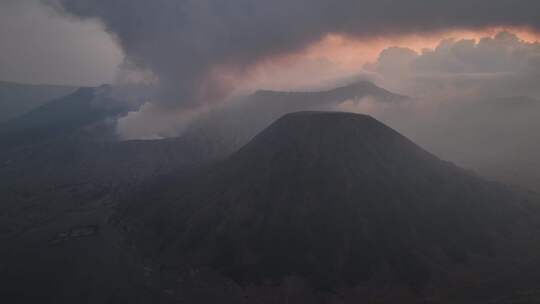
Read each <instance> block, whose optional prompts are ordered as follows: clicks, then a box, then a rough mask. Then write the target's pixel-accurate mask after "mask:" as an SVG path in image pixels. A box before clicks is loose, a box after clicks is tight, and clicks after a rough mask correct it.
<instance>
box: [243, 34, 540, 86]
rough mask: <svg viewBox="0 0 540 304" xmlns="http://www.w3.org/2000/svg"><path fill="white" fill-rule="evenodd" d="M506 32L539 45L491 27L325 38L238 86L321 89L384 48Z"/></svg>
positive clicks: (261, 67) (271, 62)
mask: <svg viewBox="0 0 540 304" xmlns="http://www.w3.org/2000/svg"><path fill="white" fill-rule="evenodd" d="M502 31H508V32H512V33H514V34H516V35H517V36H519V38H520V39H521V40H523V41H525V42H529V43H533V42H538V41H540V34H539V33H537V32H534V31H533V30H530V29H527V28H511V27H491V28H486V29H483V30H451V31H444V32H435V33H429V34H408V35H401V36H397V35H394V36H383V37H377V38H368V39H355V38H354V37H348V36H345V35H339V34H329V35H327V36H325V37H324V38H323V39H322V40H321V41H319V42H318V43H315V44H313V45H311V46H309V47H307V48H306V49H304V50H302V51H300V52H297V53H294V54H288V55H286V56H281V57H277V58H271V59H268V60H265V61H262V62H261V63H259V64H258V65H257V66H256V67H255V68H253V71H252V73H248V77H247V78H246V79H244V81H243V82H244V84H243V85H242V86H241V87H242V88H243V89H244V90H246V91H249V90H253V89H257V88H268V89H280V90H293V89H298V88H300V89H302V88H306V89H309V88H316V87H321V86H324V85H325V83H328V82H331V81H332V80H336V79H340V78H346V77H351V76H353V75H356V74H358V73H359V72H360V71H361V70H362V67H363V66H364V65H365V64H367V63H371V62H374V61H376V60H377V58H378V56H379V54H380V53H381V51H383V50H384V49H386V48H388V47H393V46H397V47H405V48H409V49H412V50H414V51H416V52H418V53H420V52H422V50H423V49H434V48H435V47H437V45H438V44H439V43H440V42H441V41H442V40H445V39H455V40H460V39H474V40H477V41H478V40H479V39H481V38H484V37H494V36H495V35H496V34H497V33H500V32H502Z"/></svg>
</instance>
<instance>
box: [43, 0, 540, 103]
mask: <svg viewBox="0 0 540 304" xmlns="http://www.w3.org/2000/svg"><path fill="white" fill-rule="evenodd" d="M51 1H54V2H55V3H56V4H57V5H59V6H60V7H63V8H64V9H65V10H66V11H68V12H70V13H71V14H73V15H76V16H79V17H82V18H97V19H99V20H101V21H102V22H103V23H104V25H105V26H106V28H107V30H108V31H109V32H111V33H113V34H114V35H115V36H116V37H117V39H118V41H119V42H120V44H121V45H122V47H123V49H124V51H125V52H126V54H127V56H128V59H129V60H131V61H132V62H135V63H136V64H138V65H139V66H141V67H144V68H147V69H150V70H152V71H153V72H154V73H155V74H157V76H158V77H159V79H160V82H161V85H162V88H163V89H164V90H163V92H164V95H163V96H162V97H161V98H162V99H163V100H169V101H173V102H175V103H179V104H183V105H189V104H193V103H195V104H197V103H200V102H206V101H211V100H217V99H220V98H221V97H222V96H223V95H224V94H226V93H227V92H228V89H229V85H230V83H229V81H230V79H229V78H228V76H230V75H234V76H235V77H238V76H239V75H242V72H243V71H244V70H245V69H246V68H249V67H250V66H251V65H252V64H253V63H256V62H258V61H259V60H261V59H266V58H269V57H271V56H274V55H282V54H286V53H290V52H294V51H298V50H301V49H302V48H303V47H306V46H307V45H309V44H310V43H313V42H316V41H318V40H319V39H320V38H321V37H323V36H324V35H325V34H328V33H341V34H346V35H352V36H356V37H366V36H377V35H385V34H400V33H409V32H427V31H437V30H444V29H449V28H481V27H487V26H492V25H508V26H529V27H532V28H535V29H539V28H540V2H539V1H537V0H517V1H516V0H467V1H465V0H456V1H448V0H411V1H395V0H373V1H371V0H370V1H358V0H357V1H354V0H341V1H335V0H273V1H253V0H235V1H223V0H152V1H148V0H48V2H51Z"/></svg>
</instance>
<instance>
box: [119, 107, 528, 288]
mask: <svg viewBox="0 0 540 304" xmlns="http://www.w3.org/2000/svg"><path fill="white" fill-rule="evenodd" d="M537 218H538V199H537V198H536V197H534V198H533V197H530V196H529V195H528V194H522V193H517V192H515V191H514V190H513V189H510V188H507V187H505V186H502V185H500V184H497V183H491V182H487V181H484V180H483V179H481V178H479V177H477V176H476V175H474V174H473V173H471V172H468V171H465V170H462V169H460V168H458V167H456V166H454V165H452V164H451V163H448V162H444V161H441V160H439V159H438V158H437V157H435V156H434V155H432V154H430V153H428V152H426V151H425V150H423V149H422V148H420V147H418V146H416V145H415V144H414V143H413V142H411V141H409V140H408V139H407V138H405V137H403V136H402V135H400V134H399V133H397V132H396V131H394V130H392V129H390V128H389V127H387V126H385V125H384V124H382V123H380V122H378V121H377V120H375V119H373V118H371V117H369V116H365V115H359V114H350V113H337V112H299V113H292V114H288V115H285V116H284V117H282V118H280V119H279V120H277V121H276V122H275V123H273V124H272V125H271V126H270V127H268V128H267V129H266V130H264V131H263V132H262V133H260V134H259V135H257V136H256V137H255V138H254V139H253V140H252V141H251V142H250V143H248V144H247V145H246V146H245V147H243V148H242V149H240V150H239V151H238V152H236V153H234V154H233V155H232V156H230V157H229V158H227V159H226V160H224V161H222V162H220V163H218V164H216V165H213V166H211V167H210V168H207V169H204V170H201V171H200V172H199V173H198V174H196V175H194V176H190V177H189V178H176V179H175V178H171V179H170V180H169V181H168V182H165V181H163V182H161V183H159V184H157V185H153V186H149V187H147V188H146V189H145V190H144V191H142V192H141V193H138V194H137V195H135V196H133V197H130V198H129V199H127V200H125V201H124V202H123V203H121V204H120V207H119V208H118V209H117V212H116V215H115V216H114V220H115V222H117V223H118V225H119V226H120V227H122V229H123V230H124V231H125V232H126V233H127V235H128V238H129V239H131V240H132V241H133V242H134V243H135V244H136V246H137V247H138V248H139V249H142V252H144V253H145V255H147V256H148V257H149V258H151V259H153V260H154V261H155V263H157V264H161V265H167V267H180V268H181V267H187V266H188V267H205V268H209V269H212V270H213V271H215V272H218V273H220V274H221V275H223V276H225V277H228V278H230V279H232V280H234V281H236V282H238V283H240V284H248V285H249V284H259V283H261V282H265V281H266V280H277V281H280V280H283V279H284V278H287V277H289V276H298V277H300V278H302V279H304V280H306V281H307V282H308V283H309V285H310V286H312V287H313V288H315V289H318V290H336V288H339V287H343V286H349V287H351V286H356V285H357V284H361V283H362V282H364V283H365V282H373V281H377V280H382V281H384V282H392V283H391V285H392V286H407V288H410V289H411V290H415V291H416V292H422V290H424V289H425V288H426V286H428V285H429V284H432V285H433V284H441V282H447V280H448V278H449V276H450V275H451V273H452V272H453V271H454V270H455V269H459V267H461V266H463V267H466V268H467V271H469V272H470V277H474V274H475V273H480V272H481V271H482V270H483V267H485V265H486V263H487V262H486V261H489V263H490V264H489V263H488V264H489V265H491V266H490V267H495V266H493V265H497V267H502V268H504V267H507V266H509V267H511V268H512V267H515V266H516V265H513V264H511V263H510V264H509V262H508V259H511V258H514V257H516V256H520V255H519V254H521V253H523V251H520V248H522V247H520V246H521V245H522V243H520V244H516V242H515V241H514V240H515V239H516V240H517V239H519V240H529V239H530V238H531V233H532V231H537V225H536V224H534V222H535V221H536V220H535V219H537ZM523 242H525V241H523ZM509 244H510V247H509V246H508V245H509ZM508 248H511V250H509V249H508ZM509 251H510V252H509ZM524 256H525V255H522V256H521V257H524ZM523 259H525V258H523ZM505 261H506V262H505ZM460 265H461V266H460ZM458 266H459V267H458ZM476 271H478V272H476ZM442 284H443V285H444V283H442Z"/></svg>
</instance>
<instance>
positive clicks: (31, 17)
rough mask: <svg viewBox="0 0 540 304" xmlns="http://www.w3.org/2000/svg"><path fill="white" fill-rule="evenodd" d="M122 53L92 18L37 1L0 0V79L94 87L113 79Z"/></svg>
mask: <svg viewBox="0 0 540 304" xmlns="http://www.w3.org/2000/svg"><path fill="white" fill-rule="evenodd" d="M122 62H123V52H122V50H121V48H120V47H119V46H118V45H117V44H116V43H115V42H114V40H113V39H112V38H111V36H110V35H109V34H108V33H106V32H105V31H104V29H103V26H101V25H100V24H99V22H97V21H91V20H86V21H83V20H80V19H75V18H67V17H66V16H64V15H59V14H58V12H56V11H55V10H53V9H51V7H49V6H46V5H45V4H43V3H42V2H40V1H39V0H1V1H0V81H11V82H20V83H31V84H58V85H76V86H96V85H99V84H103V83H111V82H114V81H115V79H116V77H117V71H118V66H119V65H121V64H122Z"/></svg>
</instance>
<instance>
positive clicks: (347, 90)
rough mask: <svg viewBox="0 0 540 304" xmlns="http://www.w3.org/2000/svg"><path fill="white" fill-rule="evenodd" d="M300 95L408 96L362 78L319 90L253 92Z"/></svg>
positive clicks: (336, 97)
mask: <svg viewBox="0 0 540 304" xmlns="http://www.w3.org/2000/svg"><path fill="white" fill-rule="evenodd" d="M295 95H296V96H302V97H310V96H327V98H328V99H329V100H334V101H335V100H339V99H342V100H339V101H343V100H346V99H352V98H362V97H366V96H371V97H374V98H376V99H379V100H381V101H399V100H402V99H407V98H408V97H406V96H403V95H399V94H394V93H392V92H390V91H388V90H385V89H383V88H381V87H378V86H377V85H375V84H374V83H372V82H370V81H367V80H362V81H357V82H353V83H351V84H347V85H344V86H340V87H337V88H333V89H328V90H320V91H303V92H302V91H290V92H285V91H275V90H258V91H256V92H255V94H253V96H255V97H259V98H261V97H267V98H268V97H270V98H271V97H276V96H295Z"/></svg>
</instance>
